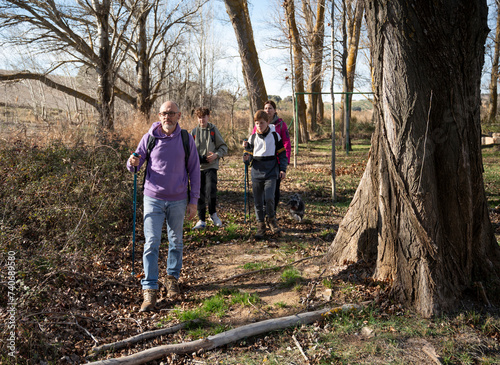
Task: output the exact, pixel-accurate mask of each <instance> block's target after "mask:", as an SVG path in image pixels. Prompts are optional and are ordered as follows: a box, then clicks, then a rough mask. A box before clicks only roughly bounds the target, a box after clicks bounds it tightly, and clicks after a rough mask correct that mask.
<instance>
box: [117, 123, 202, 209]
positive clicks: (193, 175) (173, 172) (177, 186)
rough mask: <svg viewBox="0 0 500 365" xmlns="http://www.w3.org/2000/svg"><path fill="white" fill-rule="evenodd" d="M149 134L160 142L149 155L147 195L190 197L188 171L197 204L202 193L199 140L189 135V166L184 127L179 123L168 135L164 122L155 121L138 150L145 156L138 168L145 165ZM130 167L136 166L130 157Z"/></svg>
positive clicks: (163, 197) (155, 196) (192, 202)
mask: <svg viewBox="0 0 500 365" xmlns="http://www.w3.org/2000/svg"><path fill="white" fill-rule="evenodd" d="M149 135H153V136H155V137H156V145H155V147H154V148H153V150H152V151H151V155H150V156H149V163H148V165H147V170H146V182H145V183H144V195H147V196H149V197H151V198H155V199H160V200H165V201H176V200H182V199H185V198H186V197H187V186H188V185H187V183H188V174H187V172H189V180H190V183H191V192H190V197H189V203H191V204H197V202H198V198H199V197H200V159H199V157H198V153H197V150H196V144H195V143H194V139H193V137H192V136H191V135H189V146H190V151H191V152H190V154H189V160H188V165H187V170H188V171H186V167H185V162H184V147H183V145H182V137H181V128H180V127H179V125H177V127H176V128H175V131H174V133H172V134H171V135H170V136H167V135H166V134H164V133H163V131H162V129H161V123H160V122H155V123H153V125H152V126H151V128H150V129H149V132H148V133H146V134H145V135H144V136H143V137H142V139H141V141H140V142H139V145H138V146H137V149H136V150H135V152H136V153H137V154H138V155H139V156H141V157H140V162H139V166H138V168H137V170H139V169H140V168H141V166H142V165H143V164H144V161H145V160H146V153H147V144H148V138H149ZM127 169H128V170H129V171H130V172H133V171H134V167H133V166H131V165H130V163H129V162H128V160H127Z"/></svg>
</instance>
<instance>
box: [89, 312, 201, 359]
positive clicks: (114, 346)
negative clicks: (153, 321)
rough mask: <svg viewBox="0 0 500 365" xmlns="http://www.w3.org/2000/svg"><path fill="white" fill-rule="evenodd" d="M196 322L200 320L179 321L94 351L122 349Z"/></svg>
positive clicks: (95, 348)
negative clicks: (176, 323)
mask: <svg viewBox="0 0 500 365" xmlns="http://www.w3.org/2000/svg"><path fill="white" fill-rule="evenodd" d="M196 322H198V320H193V321H188V322H183V323H179V324H178V325H175V326H172V327H168V328H162V329H160V330H156V331H148V332H144V333H141V334H139V335H136V336H132V337H129V338H126V339H125V340H121V341H117V342H113V343H108V344H104V345H101V346H97V347H94V348H93V349H92V352H93V353H94V354H98V353H99V352H103V351H106V350H118V349H122V348H124V347H127V346H128V345H130V344H133V343H137V342H139V341H144V340H149V339H150V338H154V337H159V336H163V335H167V334H170V333H174V332H177V331H180V330H181V329H183V328H184V327H186V326H187V325H188V324H191V323H196Z"/></svg>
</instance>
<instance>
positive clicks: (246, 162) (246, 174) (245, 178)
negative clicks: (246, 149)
mask: <svg viewBox="0 0 500 365" xmlns="http://www.w3.org/2000/svg"><path fill="white" fill-rule="evenodd" d="M243 141H244V142H246V141H248V140H247V139H246V138H245V139H244V140H243ZM247 179H248V161H245V177H244V180H245V220H244V222H245V223H246V222H247Z"/></svg>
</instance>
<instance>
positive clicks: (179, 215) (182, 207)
mask: <svg viewBox="0 0 500 365" xmlns="http://www.w3.org/2000/svg"><path fill="white" fill-rule="evenodd" d="M186 206H187V199H184V200H178V201H164V200H159V199H154V198H150V197H149V196H144V236H145V238H146V242H145V243H144V253H143V256H142V260H143V266H144V274H145V277H144V279H142V281H141V284H142V288H143V289H158V255H159V251H160V243H161V233H162V229H163V221H166V223H167V235H168V257H167V274H168V275H172V276H174V277H175V278H176V279H178V278H179V276H180V273H181V268H182V249H183V243H182V228H183V225H184V215H185V214H186Z"/></svg>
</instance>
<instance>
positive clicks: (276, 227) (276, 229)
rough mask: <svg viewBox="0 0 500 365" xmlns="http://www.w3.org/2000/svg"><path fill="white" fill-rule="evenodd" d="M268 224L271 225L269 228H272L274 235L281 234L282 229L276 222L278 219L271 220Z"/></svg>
mask: <svg viewBox="0 0 500 365" xmlns="http://www.w3.org/2000/svg"><path fill="white" fill-rule="evenodd" d="M267 223H269V227H270V228H271V231H273V233H276V234H277V233H280V232H281V228H280V226H279V225H278V222H276V218H271V219H269V221H268V222H267Z"/></svg>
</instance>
